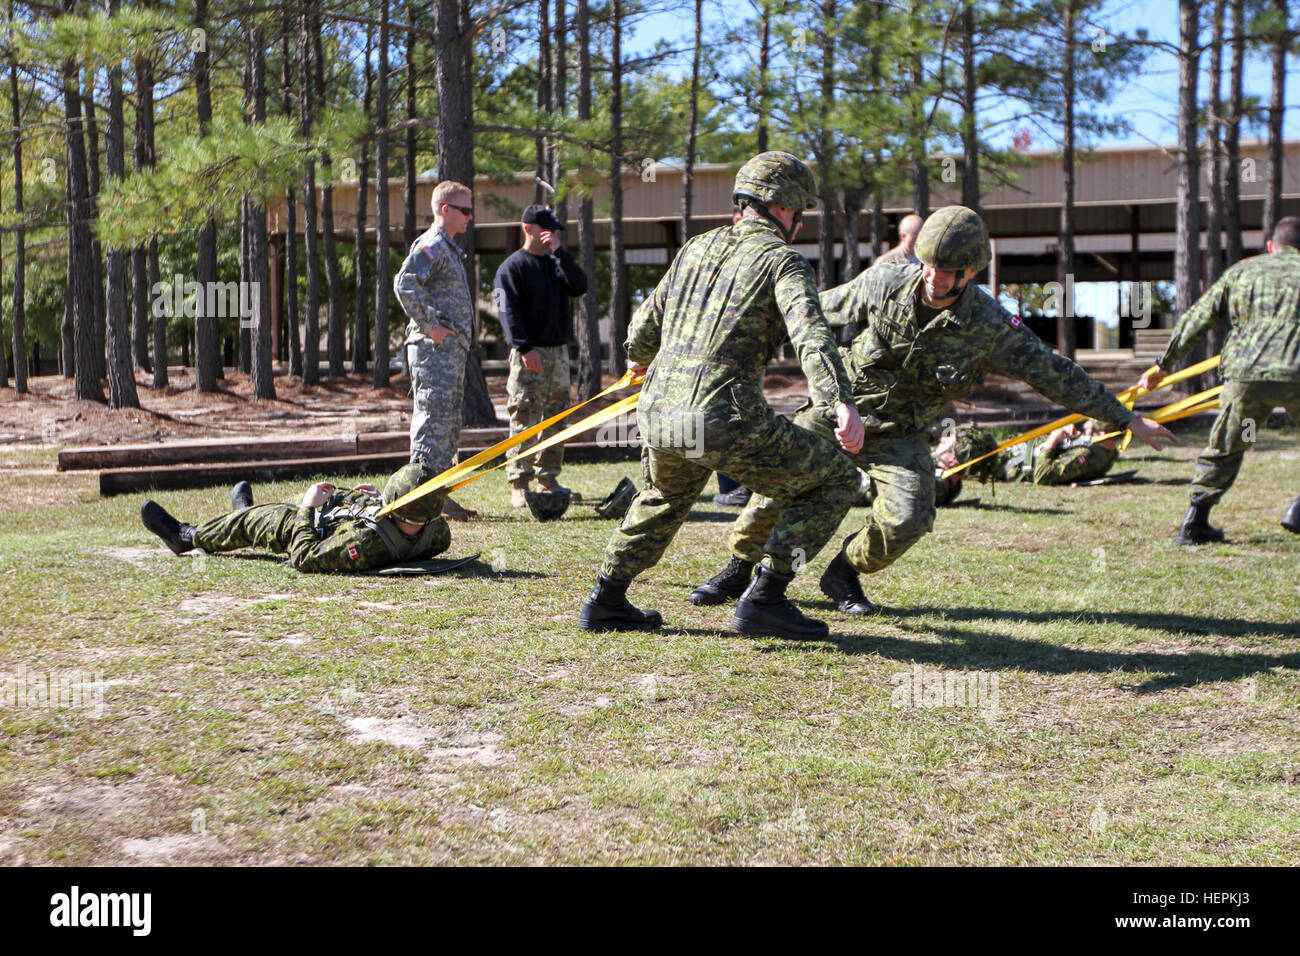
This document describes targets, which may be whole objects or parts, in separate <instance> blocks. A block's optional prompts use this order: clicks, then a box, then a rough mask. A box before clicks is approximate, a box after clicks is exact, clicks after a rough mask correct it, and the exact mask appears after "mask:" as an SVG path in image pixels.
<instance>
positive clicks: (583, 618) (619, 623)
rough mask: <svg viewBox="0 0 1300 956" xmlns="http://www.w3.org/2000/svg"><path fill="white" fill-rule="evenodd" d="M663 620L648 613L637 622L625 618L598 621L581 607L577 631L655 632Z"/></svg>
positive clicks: (584, 606)
mask: <svg viewBox="0 0 1300 956" xmlns="http://www.w3.org/2000/svg"><path fill="white" fill-rule="evenodd" d="M663 624H664V619H663V617H662V616H660V614H659V612H658V611H649V612H647V613H646V615H645V616H644V617H642V618H641V619H639V620H636V621H631V620H628V619H627V618H615V619H606V620H599V619H593V617H592V616H590V615H589V614H588V613H587V605H585V604H584V605H583V607H582V611H581V613H579V615H578V630H580V631H592V632H594V633H605V632H608V631H656V630H658V629H659V628H661V627H663Z"/></svg>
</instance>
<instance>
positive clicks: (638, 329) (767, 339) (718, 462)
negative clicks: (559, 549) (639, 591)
mask: <svg viewBox="0 0 1300 956" xmlns="http://www.w3.org/2000/svg"><path fill="white" fill-rule="evenodd" d="M815 196H816V183H815V181H814V180H813V175H812V172H811V170H809V169H808V167H807V166H805V165H804V164H803V163H802V162H800V161H799V160H798V159H797V158H796V157H794V156H792V155H791V154H789V153H782V152H767V153H761V154H760V155H758V156H756V157H754V158H753V159H751V160H750V161H749V162H747V163H746V164H745V165H744V166H742V167H741V168H740V171H739V172H738V173H737V174H736V182H735V188H734V190H733V200H734V201H736V202H738V203H739V204H740V205H741V206H742V208H743V213H742V218H741V219H740V221H739V222H736V223H733V224H732V225H729V226H722V227H720V228H718V229H714V230H712V231H710V232H707V233H704V234H703V235H701V236H696V237H695V238H693V239H691V240H690V241H689V242H688V243H686V245H685V246H683V247H682V250H681V252H679V253H678V255H677V258H676V259H674V260H673V263H672V265H671V266H670V267H669V269H668V272H667V274H666V275H665V276H664V278H663V279H662V280H661V281H660V282H659V284H658V286H656V287H655V290H654V292H653V293H652V294H651V296H650V297H649V298H648V299H647V300H646V301H645V303H644V304H643V305H642V306H641V307H640V308H639V309H638V310H637V312H636V315H634V316H633V318H632V322H631V324H630V327H629V329H628V335H627V355H628V364H629V366H630V367H632V368H633V369H635V370H638V371H639V370H646V371H645V384H644V385H643V387H642V389H641V399H640V404H639V406H638V409H637V424H638V427H639V429H640V432H641V435H642V442H643V447H642V451H641V466H642V471H643V474H644V476H645V482H646V487H645V488H644V489H643V490H642V491H641V492H640V493H639V494H638V495H637V496H636V500H635V501H633V503H632V506H631V508H630V509H629V510H628V513H627V516H626V517H625V518H624V520H623V524H622V527H620V528H619V529H618V531H616V532H615V533H614V534H613V536H612V537H611V538H610V540H609V544H608V545H607V546H606V548H605V562H604V564H603V565H602V566H601V569H600V575H599V577H598V578H597V580H596V588H595V590H594V591H592V593H591V596H590V597H588V598H587V600H586V602H585V603H584V604H583V606H582V612H581V615H580V617H579V626H580V627H582V628H583V629H584V630H592V631H609V630H649V629H652V628H656V627H658V626H659V625H660V624H662V623H663V619H662V618H661V617H660V615H659V613H658V612H657V611H642V610H639V609H637V608H635V607H633V606H632V604H631V603H630V602H629V601H628V599H627V587H628V585H629V584H630V583H631V582H632V580H633V578H635V577H636V576H637V575H638V574H640V573H641V572H642V571H644V570H646V569H647V568H651V567H653V566H654V565H655V564H656V563H658V561H659V559H660V557H662V556H663V553H664V551H665V550H666V549H667V547H668V544H669V542H671V541H672V539H673V536H674V535H676V533H677V531H678V529H679V528H680V527H681V525H682V522H683V521H685V520H686V515H687V513H688V512H689V511H690V510H691V505H692V504H694V503H695V500H696V498H697V496H698V495H699V494H700V492H701V491H702V490H703V488H704V485H705V482H707V481H708V479H709V476H710V475H711V474H713V472H715V471H720V472H724V473H726V474H728V475H730V476H731V477H733V478H735V479H736V480H737V481H740V482H742V483H743V484H744V485H745V486H746V487H747V488H752V489H754V491H755V492H756V493H758V494H765V495H771V496H775V497H779V498H780V499H781V500H783V501H784V502H785V510H784V511H783V512H782V513H781V514H780V515H779V520H778V521H775V522H773V525H772V527H771V528H770V529H769V530H770V533H769V534H767V535H765V536H764V539H763V541H762V542H760V543H759V553H758V554H757V555H756V556H755V563H756V564H757V568H756V573H755V574H754V577H753V580H752V581H750V580H749V575H748V574H746V575H745V578H746V580H745V582H744V584H743V585H742V587H741V590H743V591H744V594H742V595H740V601H739V603H738V604H737V606H736V612H735V616H734V617H733V618H732V627H733V628H735V629H736V630H738V631H740V632H741V633H744V634H773V635H776V636H780V637H811V638H816V637H824V636H826V635H827V634H828V633H829V632H828V629H827V627H826V625H825V624H824V623H822V622H821V621H814V620H811V619H809V618H807V617H805V616H804V615H803V614H801V613H800V612H799V610H798V609H797V608H795V606H794V605H793V604H791V603H790V602H789V600H787V598H786V597H785V590H786V586H787V585H789V583H790V581H791V580H792V578H793V577H794V568H795V561H796V559H797V557H798V552H800V551H801V552H802V554H803V557H804V559H805V560H807V559H809V558H811V557H813V556H814V555H815V554H816V553H817V552H818V551H819V550H821V548H822V546H823V545H824V544H825V543H826V542H827V540H829V538H830V536H831V535H832V534H834V533H835V529H836V528H837V527H838V526H839V523H840V521H841V520H843V518H844V515H845V514H846V513H847V512H848V509H849V506H850V503H851V502H852V499H853V495H854V493H855V491H856V490H857V485H858V478H857V472H856V471H855V470H854V468H853V465H852V464H851V463H850V462H849V460H848V459H847V458H845V457H844V456H843V455H841V454H840V453H839V452H838V450H837V449H836V447H835V445H834V444H833V441H838V442H839V443H840V444H841V446H842V447H844V448H845V449H847V450H848V451H857V450H858V449H859V448H860V447H861V444H862V420H861V418H860V417H859V416H858V412H857V409H856V408H854V407H853V404H852V392H851V391H850V389H849V380H848V376H847V375H846V373H845V370H844V363H843V361H842V359H841V358H840V354H839V352H838V351H837V350H836V348H835V341H834V338H833V337H832V333H831V330H830V328H829V327H828V326H827V324H826V320H825V318H824V317H823V315H822V311H821V307H820V305H819V304H818V301H817V285H816V282H815V281H814V279H813V274H812V269H811V268H810V267H809V265H808V263H807V261H806V260H805V259H804V258H803V257H802V256H800V255H799V254H798V253H797V252H795V250H793V249H791V248H790V246H789V243H790V242H792V241H793V239H794V237H795V236H796V235H797V234H798V232H799V227H800V225H801V223H800V221H799V220H800V216H801V215H802V213H803V210H805V209H811V208H813V206H815V205H816V200H815V198H814V197H815ZM787 333H788V334H789V336H790V341H791V343H792V344H793V345H794V348H795V350H796V351H797V352H798V354H799V363H800V364H801V365H802V366H803V369H804V372H805V374H806V375H807V376H808V390H809V393H810V394H811V396H812V401H813V402H814V403H815V407H817V408H818V409H821V410H823V411H824V412H825V415H826V417H827V419H828V420H829V421H830V422H831V429H830V431H828V432H827V434H826V437H824V438H823V437H822V436H820V435H816V434H813V433H812V432H810V431H807V430H806V429H802V428H799V427H797V426H795V425H794V424H792V423H791V422H789V421H787V420H785V419H783V418H781V417H779V416H778V415H777V414H776V413H775V412H773V411H772V409H771V408H770V407H769V406H768V404H767V402H766V401H765V400H764V399H763V391H762V387H761V385H760V384H759V377H760V375H761V372H762V369H763V368H764V366H765V365H766V364H767V362H768V360H769V359H770V358H771V357H772V355H773V354H774V353H775V350H776V348H777V346H778V345H779V344H780V342H781V341H782V339H783V338H784V336H785V335H786V334H787ZM647 366H648V369H647ZM751 567H753V565H751Z"/></svg>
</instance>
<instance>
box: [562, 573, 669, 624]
mask: <svg viewBox="0 0 1300 956" xmlns="http://www.w3.org/2000/svg"><path fill="white" fill-rule="evenodd" d="M631 583H632V582H631V581H613V580H610V579H609V578H607V577H605V575H603V574H600V575H597V576H596V587H595V589H594V590H593V591H592V592H591V595H590V596H589V597H588V598H587V600H585V601H583V602H582V611H581V612H580V613H579V614H578V627H579V628H581V629H582V630H584V631H653V630H654V629H655V628H657V627H659V626H660V625H662V624H663V622H664V619H663V618H662V617H661V616H660V614H659V612H658V611H642V610H641V609H640V608H637V607H633V606H632V603H631V602H630V601H628V599H627V586H628V585H629V584H631Z"/></svg>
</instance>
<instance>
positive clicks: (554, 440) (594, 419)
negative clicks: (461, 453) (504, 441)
mask: <svg viewBox="0 0 1300 956" xmlns="http://www.w3.org/2000/svg"><path fill="white" fill-rule="evenodd" d="M640 399H641V393H640V392H637V393H635V394H633V395H628V396H627V397H626V398H620V399H619V400H618V401H617V402H615V403H614V404H613V405H610V406H609V407H608V408H602V409H601V410H600V411H598V412H593V413H592V414H590V415H588V416H587V417H586V418H584V419H583V420H582V421H580V422H576V423H575V424H573V425H570V426H569V427H568V428H566V429H564V431H562V432H559V433H557V434H555V435H552V436H551V437H550V438H548V439H546V441H541V442H538V443H537V444H536V445H534V446H533V447H532V448H530V449H528V450H527V451H526V452H523V453H522V454H519V455H517V456H515V457H514V458H511V459H508V460H507V461H502V462H498V463H497V464H495V465H493V466H492V467H491V468H485V469H483V470H482V471H480V472H479V473H478V474H476V475H470V476H469V477H468V478H465V479H463V480H462V481H460V482H459V483H458V484H455V485H452V486H451V488H450V489H448V490H450V491H455V490H456V489H457V488H464V487H465V486H466V485H468V484H469V483H470V482H471V481H478V480H479V479H480V478H482V477H483V476H484V475H486V474H490V473H491V472H494V471H496V470H497V469H498V468H504V467H505V466H506V465H508V464H509V463H510V462H511V461H519V460H520V459H523V458H531V457H532V456H533V455H536V454H540V453H541V452H544V451H546V449H548V448H550V447H551V446H552V445H558V444H559V443H560V442H564V441H568V440H569V439H570V438H572V437H573V436H574V435H580V434H581V433H582V432H585V431H586V430H587V429H589V428H594V427H596V426H597V425H601V424H604V423H605V422H607V421H609V420H610V419H611V418H617V417H618V416H619V415H622V414H623V413H624V412H629V411H631V410H632V409H634V408H636V403H637V402H638V401H639V400H640Z"/></svg>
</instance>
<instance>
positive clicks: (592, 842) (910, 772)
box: [0, 431, 1300, 864]
mask: <svg viewBox="0 0 1300 956" xmlns="http://www.w3.org/2000/svg"><path fill="white" fill-rule="evenodd" d="M1183 435H1184V444H1183V445H1182V446H1180V447H1176V448H1173V449H1169V450H1166V451H1165V452H1163V453H1160V454H1154V453H1151V452H1149V451H1146V450H1141V449H1136V448H1135V449H1133V450H1131V453H1130V454H1129V455H1128V456H1127V458H1126V461H1127V463H1128V464H1127V467H1139V468H1140V469H1141V470H1140V472H1139V476H1140V478H1141V479H1143V480H1144V482H1145V483H1143V484H1139V485H1129V486H1123V487H1101V488H1088V489H1068V488H1067V489H1046V488H1035V487H1031V486H1023V485H1017V486H1014V487H1008V486H1005V485H1004V486H999V487H998V488H997V491H996V495H994V494H993V493H992V491H991V489H990V488H988V487H984V488H981V487H979V486H978V485H968V487H967V489H966V490H965V492H964V493H963V498H964V499H970V498H974V497H976V496H978V497H979V498H980V499H981V501H980V503H979V505H978V506H972V505H970V504H967V505H965V506H963V507H957V508H950V509H944V510H942V511H941V512H940V513H939V516H938V520H937V522H936V526H935V531H934V533H933V534H931V535H930V536H929V537H928V538H927V539H925V540H924V541H923V542H922V543H921V544H920V545H918V546H917V547H916V548H915V549H914V550H913V551H912V552H911V553H910V554H908V555H907V556H906V557H905V558H903V559H902V560H901V561H900V562H899V563H898V564H897V565H896V566H895V567H894V568H893V569H891V570H889V571H886V572H885V573H883V574H881V575H877V576H876V578H875V579H873V580H868V581H867V582H866V583H867V587H868V593H869V594H870V596H871V597H872V598H874V599H875V600H877V601H878V602H880V603H882V604H884V605H886V611H885V613H884V614H882V615H881V616H879V617H876V618H873V619H868V620H865V621H850V620H849V619H847V618H845V617H844V616H843V615H840V614H838V613H836V612H835V611H834V610H833V608H832V607H831V606H830V604H829V602H828V601H826V600H825V599H824V598H822V596H821V595H820V593H819V592H818V590H817V585H816V574H817V573H820V571H821V569H822V568H823V567H824V566H825V563H826V561H827V560H828V559H829V555H828V554H823V555H822V556H820V557H819V558H818V559H817V560H816V561H814V562H813V565H812V567H811V568H809V569H807V570H806V571H805V572H804V573H803V574H802V575H801V577H800V578H799V579H798V580H797V581H796V583H795V584H794V585H793V586H792V594H793V595H794V596H795V597H796V599H798V600H800V602H801V603H802V604H803V606H804V607H805V609H806V610H809V611H811V612H812V613H815V614H818V615H820V616H822V617H824V618H826V619H827V620H828V621H830V622H831V625H832V639H831V640H830V641H827V642H812V643H795V642H787V641H781V640H774V639H751V638H743V637H739V636H736V635H734V634H731V633H729V632H728V631H727V630H726V624H727V622H728V621H729V619H730V611H729V609H727V608H695V607H693V606H692V605H690V604H689V603H687V600H686V597H687V594H688V592H689V590H690V588H691V587H692V586H693V585H694V584H696V583H698V582H699V581H701V580H702V579H704V578H706V577H708V576H709V575H711V574H712V573H713V572H714V571H716V570H717V568H718V567H719V566H720V565H721V564H722V563H723V562H724V561H725V560H726V556H727V555H726V548H725V542H726V533H727V530H728V525H729V522H730V520H731V519H732V517H733V516H734V514H735V512H734V510H729V509H722V508H718V507H716V506H714V505H713V504H712V503H711V502H709V501H708V500H707V499H703V498H702V500H701V502H700V504H699V506H698V507H697V509H696V511H695V513H694V514H693V515H692V520H690V521H689V522H688V523H687V524H686V526H685V528H684V529H683V531H682V533H681V534H680V535H679V536H678V538H677V541H676V543H675V544H674V546H673V547H672V549H671V550H670V551H669V553H668V556H667V558H666V560H665V561H664V562H663V563H662V564H661V565H660V566H659V567H658V568H656V569H654V570H653V571H651V572H650V573H648V574H646V575H645V576H644V577H643V578H642V579H641V580H640V581H639V582H638V583H637V584H636V585H634V586H633V588H632V591H631V596H632V597H633V599H634V600H636V601H637V602H638V603H640V604H641V605H642V606H650V607H655V608H658V609H659V610H660V611H662V612H663V615H664V617H665V619H666V621H667V622H668V623H667V626H665V628H664V629H663V631H662V632H661V633H659V634H653V635H646V634H620V635H607V636H593V635H589V634H584V633H582V632H580V631H578V629H577V627H576V626H575V623H574V619H575V615H576V612H577V609H578V606H579V604H580V602H581V601H582V598H583V597H584V596H585V594H586V593H587V592H588V590H589V589H590V587H591V583H592V579H593V577H594V574H595V571H596V568H597V567H598V565H599V561H600V556H601V553H602V550H603V547H604V543H605V540H606V538H607V536H608V534H609V532H610V530H611V528H612V525H611V524H610V523H608V522H605V521H602V520H599V519H597V518H596V517H595V516H594V514H593V513H592V511H591V509H590V508H589V507H584V506H582V505H575V506H574V507H572V508H571V509H570V511H569V514H568V515H567V516H566V517H565V518H564V520H562V521H560V522H557V523H552V524H547V525H539V524H537V523H535V522H533V521H532V520H531V519H527V518H524V517H521V516H519V515H518V514H516V513H513V512H511V510H510V508H509V503H508V495H507V489H506V486H505V483H504V481H501V480H498V479H497V478H496V477H495V476H494V477H491V478H487V479H484V480H483V481H481V482H478V483H476V484H474V485H472V486H470V488H468V489H466V492H465V493H464V495H463V497H462V498H461V500H462V502H463V503H464V504H467V505H470V506H473V507H476V508H478V509H480V511H481V512H482V517H481V518H480V519H479V520H477V521H473V522H470V523H468V524H457V525H453V545H452V550H451V552H449V554H451V555H463V554H470V553H473V552H481V553H482V558H481V559H480V562H479V563H478V564H477V565H475V566H472V567H471V568H468V569H466V570H464V571H462V572H458V573H453V574H451V575H448V576H443V577H426V578H414V579H400V578H398V579H387V578H374V577H362V578H345V577H333V576H303V575H298V574H296V573H295V572H293V571H291V570H289V569H288V568H287V567H286V566H284V565H283V564H282V563H280V562H279V561H278V560H274V559H266V558H263V557H255V556H252V555H242V556H200V555H190V556H187V557H184V558H177V557H175V556H173V555H172V554H171V553H170V552H169V551H167V550H166V549H164V548H163V547H162V546H161V544H160V542H158V541H157V540H156V539H154V538H152V536H150V535H149V534H148V533H147V532H146V531H145V530H144V529H143V528H142V527H141V525H140V522H139V518H138V513H139V507H140V503H141V501H142V500H143V497H144V496H142V495H132V496H124V497H119V498H112V499H100V498H99V497H98V496H97V494H96V493H95V489H94V484H93V478H91V477H88V476H85V475H76V474H73V475H66V474H62V475H61V474H57V473H55V472H53V470H52V463H53V453H52V452H35V453H34V452H24V453H23V458H22V460H21V461H20V462H16V463H15V461H14V460H11V461H10V463H9V467H8V468H7V469H6V470H4V471H3V472H0V601H2V602H3V607H4V624H3V631H2V635H3V636H2V637H0V673H3V675H4V677H5V682H4V683H0V690H3V692H4V694H5V696H4V698H3V700H0V862H2V863H7V864H13V863H29V864H32V863H60V864H113V863H241V864H272V863H275V864H282V863H306V864H442V863H475V864H486V863H491V864H522V863H528V864H550V863H580V864H623V863H646V864H663V863H690V864H763V863H766V864H823V863H825V864H836V863H876V864H891V863H916V864H920V863H931V864H933V863H938V864H1006V863H1011V864H1043V863H1047V864H1058V863H1076V864H1077V863H1101V864H1129V863H1153V864H1166V863H1168V864H1174V863H1180V864H1211V863H1215V864H1223V863H1227V864H1288V863H1294V861H1295V859H1296V857H1297V855H1298V854H1300V756H1298V754H1300V729H1298V723H1297V718H1296V715H1297V712H1300V673H1298V671H1300V624H1298V623H1297V621H1298V620H1300V587H1297V575H1298V573H1300V537H1297V536H1295V535H1291V534H1288V533H1287V532H1286V531H1284V530H1283V529H1282V528H1281V527H1280V526H1279V524H1278V519H1279V517H1280V515H1281V513H1282V509H1283V507H1284V506H1285V504H1286V503H1287V502H1288V501H1289V500H1290V499H1291V498H1293V497H1294V496H1295V495H1296V494H1297V493H1300V483H1297V481H1296V478H1297V474H1300V435H1297V433H1296V432H1295V431H1289V432H1287V431H1264V432H1261V433H1260V441H1259V444H1258V446H1257V448H1255V449H1254V450H1252V451H1251V452H1250V454H1249V455H1248V456H1247V460H1246V465H1245V468H1244V469H1243V472H1242V477H1241V479H1240V481H1239V483H1238V485H1237V487H1236V488H1235V489H1234V490H1233V491H1232V492H1231V493H1230V494H1229V496H1228V498H1227V500H1226V502H1225V503H1224V504H1223V505H1222V506H1221V507H1220V508H1219V509H1217V510H1216V512H1215V515H1214V519H1215V520H1216V522H1218V521H1221V522H1222V523H1223V524H1224V526H1225V527H1226V529H1227V531H1228V534H1229V536H1230V538H1231V541H1230V543H1227V544H1222V545H1211V546H1206V547H1202V548H1198V549H1188V548H1178V547H1176V546H1175V545H1174V544H1173V541H1172V536H1173V532H1174V529H1175V527H1176V524H1177V521H1178V519H1179V518H1180V517H1181V515H1182V512H1183V510H1184V509H1185V507H1186V495H1187V480H1188V478H1189V476H1190V474H1191V460H1192V459H1193V458H1194V457H1195V453H1196V450H1197V449H1199V447H1200V442H1201V440H1203V438H1204V434H1203V432H1202V433H1199V434H1198V433H1195V432H1190V433H1189V432H1186V431H1185V432H1184V433H1183ZM1123 467H1125V466H1124V463H1121V466H1120V468H1123ZM1117 470H1119V469H1117ZM623 474H629V475H633V476H635V477H636V478H637V480H638V482H639V480H640V476H639V472H638V470H637V469H636V468H635V466H633V465H630V464H629V465H578V466H571V467H570V468H568V469H566V471H565V475H564V480H565V482H566V483H568V484H570V485H571V486H572V487H575V488H576V489H578V490H580V491H582V492H583V494H584V495H585V496H586V498H587V501H589V502H590V501H593V500H599V498H600V497H602V496H603V495H604V494H606V493H607V492H608V491H609V490H610V489H612V488H613V486H614V484H615V482H616V481H617V479H618V478H619V477H620V476H622V475H623ZM376 477H382V476H376ZM305 484H306V482H294V483H281V484H275V485H262V486H258V487H256V489H255V491H256V494H257V498H258V500H259V501H271V500H288V499H296V498H297V497H298V496H299V495H300V494H301V490H302V487H303V486H304V485H305ZM712 491H713V486H712V484H711V485H710V486H709V492H710V493H712ZM156 497H157V498H158V499H159V500H160V501H161V502H162V503H163V504H164V505H165V506H167V507H168V508H170V509H171V510H172V511H173V512H174V513H176V514H177V515H178V516H180V517H182V518H191V519H192V518H195V517H206V516H209V515H211V514H214V513H218V512H220V511H223V510H225V509H226V508H227V507H228V504H227V501H228V499H227V491H226V490H224V489H207V490H201V491H183V492H160V493H157V494H156ZM863 514H864V512H862V511H860V510H856V509H855V510H854V511H853V512H851V513H850V515H849V517H848V519H847V520H846V523H845V527H844V529H843V531H844V532H845V533H848V532H849V531H851V530H855V529H856V528H857V527H858V526H859V525H860V524H861V520H862V517H863ZM42 688H44V690H42Z"/></svg>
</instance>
